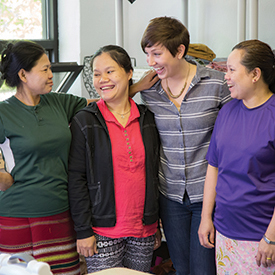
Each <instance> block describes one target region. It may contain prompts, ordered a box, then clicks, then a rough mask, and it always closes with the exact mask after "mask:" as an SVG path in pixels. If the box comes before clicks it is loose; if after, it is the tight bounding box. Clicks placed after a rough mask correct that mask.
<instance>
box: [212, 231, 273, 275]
mask: <svg viewBox="0 0 275 275" xmlns="http://www.w3.org/2000/svg"><path fill="white" fill-rule="evenodd" d="M258 244H259V242H253V241H239V240H233V239H229V238H227V237H225V236H223V235H222V234H220V233H219V232H218V231H216V264H217V274H218V275H248V274H249V275H258V274H259V275H275V266H271V267H267V268H265V267H263V266H260V267H258V265H257V264H256V259H255V256H256V254H257V251H258Z"/></svg>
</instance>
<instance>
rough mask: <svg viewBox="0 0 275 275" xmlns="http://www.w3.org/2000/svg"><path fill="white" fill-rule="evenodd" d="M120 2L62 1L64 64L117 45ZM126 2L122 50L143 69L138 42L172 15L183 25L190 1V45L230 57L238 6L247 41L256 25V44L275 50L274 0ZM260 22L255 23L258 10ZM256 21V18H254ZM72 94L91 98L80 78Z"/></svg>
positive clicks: (142, 59)
mask: <svg viewBox="0 0 275 275" xmlns="http://www.w3.org/2000/svg"><path fill="white" fill-rule="evenodd" d="M116 1H120V0H59V1H58V5H59V34H60V61H76V62H78V63H79V64H82V60H83V58H84V56H86V55H91V54H93V53H94V52H95V51H96V50H97V49H98V48H99V47H100V46H103V45H106V44H116V27H115V23H116V17H115V15H116V13H115V7H116V6H115V3H116ZM121 1H122V3H123V25H124V32H123V37H124V44H123V46H124V48H125V49H126V50H127V51H128V53H129V55H130V56H131V57H135V58H136V60H137V66H145V65H146V61H145V55H144V53H143V52H142V50H141V47H140V39H141V37H142V34H143V31H144V29H145V27H146V26H147V25H148V23H149V21H150V19H152V18H154V17H158V16H164V15H166V16H172V17H175V18H177V19H179V20H181V21H182V22H183V21H184V14H185V11H184V6H185V2H188V23H187V27H188V30H189V32H190V38H191V43H204V44H206V45H207V46H208V47H209V48H211V49H212V50H213V51H214V52H215V53H216V55H217V57H227V56H228V54H229V53H230V51H231V49H232V47H233V46H234V45H235V44H237V43H238V42H239V41H238V30H239V26H240V24H239V21H238V7H239V4H240V3H241V2H243V3H245V6H246V14H245V16H244V20H245V30H244V39H251V38H256V37H251V32H252V33H253V31H254V30H255V26H258V28H257V29H258V39H260V40H263V41H265V42H267V43H268V44H270V45H271V46H272V48H275V36H274V29H275V16H274V14H275V1H274V0H189V1H188V0H169V1H168V0H136V1H135V2H134V3H133V4H131V3H130V2H129V1H128V0H121ZM257 3H258V8H257V9H256V10H257V12H258V22H259V24H257V22H256V21H255V20H253V19H252V17H251V13H252V11H253V6H254V5H256V6H257ZM256 19H257V18H256ZM71 92H73V93H76V94H79V95H83V96H86V97H88V93H87V92H86V90H85V88H84V86H83V84H82V79H81V76H80V77H79V78H78V80H77V83H76V84H75V85H74V86H73V87H72V89H71Z"/></svg>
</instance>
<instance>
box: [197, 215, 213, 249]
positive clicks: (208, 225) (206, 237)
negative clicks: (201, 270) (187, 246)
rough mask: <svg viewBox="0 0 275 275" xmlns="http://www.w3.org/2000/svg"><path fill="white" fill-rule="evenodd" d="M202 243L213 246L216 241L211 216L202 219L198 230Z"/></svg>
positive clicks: (209, 246) (208, 246) (205, 245)
mask: <svg viewBox="0 0 275 275" xmlns="http://www.w3.org/2000/svg"><path fill="white" fill-rule="evenodd" d="M198 235H199V239H200V243H201V245H202V246H204V247H206V248H213V247H214V243H215V228H214V224H213V221H212V219H211V218H209V219H207V218H204V219H201V223H200V227H199V230H198Z"/></svg>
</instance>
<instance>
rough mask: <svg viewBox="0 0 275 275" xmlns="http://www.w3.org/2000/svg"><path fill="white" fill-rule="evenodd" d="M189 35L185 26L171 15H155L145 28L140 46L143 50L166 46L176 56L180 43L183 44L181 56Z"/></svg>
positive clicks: (186, 48) (186, 49)
mask: <svg viewBox="0 0 275 275" xmlns="http://www.w3.org/2000/svg"><path fill="white" fill-rule="evenodd" d="M189 43H190V36H189V32H188V30H187V28H186V27H185V26H184V25H183V24H182V23H181V22H180V21H179V20H177V19H175V18H172V17H166V16H164V17H156V18H154V19H152V20H151V21H150V23H149V25H148V26H147V28H146V29H145V31H144V33H143V36H142V39H141V48H142V50H143V51H144V52H145V48H146V47H149V48H150V47H152V46H153V45H158V44H160V45H162V46H164V47H165V48H167V49H168V50H169V51H170V53H171V54H172V56H174V57H175V56H176V54H177V52H178V48H179V46H180V45H181V44H183V45H184V46H185V52H184V55H183V57H184V56H185V55H186V54H187V51H188V48H189Z"/></svg>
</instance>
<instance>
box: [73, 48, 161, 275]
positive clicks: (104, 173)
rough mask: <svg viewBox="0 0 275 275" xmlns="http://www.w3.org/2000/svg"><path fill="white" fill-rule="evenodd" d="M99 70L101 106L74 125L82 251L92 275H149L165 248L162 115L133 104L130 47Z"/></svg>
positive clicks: (103, 53) (110, 52)
mask: <svg viewBox="0 0 275 275" xmlns="http://www.w3.org/2000/svg"><path fill="white" fill-rule="evenodd" d="M91 67H92V71H93V82H94V86H95V88H96V90H97V92H98V93H99V95H100V97H101V100H99V101H98V102H96V103H95V102H94V103H92V104H90V105H89V106H87V107H86V108H84V109H83V110H81V111H79V112H78V113H77V114H76V116H75V117H74V119H73V121H72V124H71V132H72V143H71V151H70V158H69V199H70V207H71V213H72V218H73V220H74V224H75V230H76V233H77V249H78V252H79V253H80V254H82V255H84V256H85V257H86V263H87V267H88V272H89V273H92V272H96V271H99V270H103V269H107V268H111V267H128V268H131V269H135V270H139V271H145V272H148V271H149V269H150V265H151V259H152V254H153V249H154V246H155V248H156V247H157V245H158V244H160V238H159V237H158V238H156V240H157V241H155V235H156V232H157V223H158V183H159V181H158V165H159V135H158V132H157V129H156V125H155V121H154V116H153V114H152V113H151V112H150V111H149V110H148V109H147V108H146V107H145V106H143V105H136V104H135V102H134V101H133V100H132V99H130V98H129V86H130V85H131V83H132V74H133V68H132V65H131V60H130V57H129V55H128V54H127V52H126V51H125V50H124V49H123V48H121V47H119V46H114V45H109V46H105V47H102V48H100V49H99V50H98V51H97V52H96V53H95V54H94V56H93V59H92V62H91ZM158 235H159V234H158Z"/></svg>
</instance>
